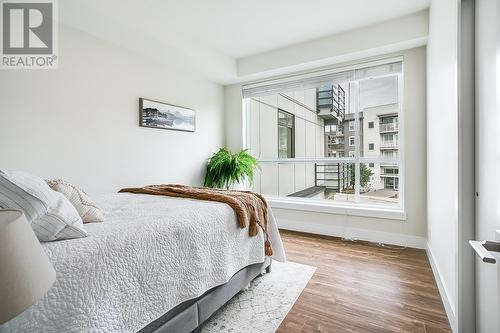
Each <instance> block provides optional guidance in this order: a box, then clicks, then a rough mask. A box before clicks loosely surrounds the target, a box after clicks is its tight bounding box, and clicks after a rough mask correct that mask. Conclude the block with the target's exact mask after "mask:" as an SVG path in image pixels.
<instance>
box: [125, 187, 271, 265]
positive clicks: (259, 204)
mask: <svg viewBox="0 0 500 333" xmlns="http://www.w3.org/2000/svg"><path fill="white" fill-rule="evenodd" d="M119 192H130V193H141V194H152V195H164V196H169V197H178V198H189V199H198V200H208V201H218V202H223V203H226V204H228V205H229V206H230V207H231V208H232V209H233V210H234V212H235V213H236V216H237V218H238V223H239V226H240V228H246V227H248V234H249V235H250V237H253V236H256V235H257V232H258V231H257V226H259V227H260V228H261V229H262V231H263V232H264V236H265V243H264V251H265V254H266V256H271V255H272V254H273V250H272V247H271V242H270V241H269V234H268V232H267V217H268V216H267V202H266V199H264V197H263V196H262V195H260V194H258V193H254V192H250V191H233V190H220V189H211V188H206V187H191V186H185V185H171V184H169V185H149V186H144V187H137V188H123V189H121V190H120V191H119Z"/></svg>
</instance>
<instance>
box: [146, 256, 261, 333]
mask: <svg viewBox="0 0 500 333" xmlns="http://www.w3.org/2000/svg"><path fill="white" fill-rule="evenodd" d="M264 271H265V272H266V273H270V272H271V258H269V257H266V260H265V261H264V262H263V263H258V264H253V265H250V266H247V267H245V268H243V269H241V270H240V271H238V273H236V274H234V275H233V277H232V278H231V279H230V280H229V281H228V282H226V283H225V284H223V285H220V286H217V287H215V288H212V289H210V290H209V291H207V292H205V293H204V294H203V295H201V296H200V297H198V298H195V299H192V300H189V301H186V302H184V303H181V304H179V305H177V306H176V307H175V308H173V309H172V310H170V311H168V312H167V313H165V314H164V315H163V316H161V317H160V318H158V319H156V320H155V321H153V322H152V323H150V324H149V325H147V326H146V327H144V328H143V329H141V330H140V331H139V333H190V332H196V333H198V332H201V325H202V324H203V323H204V322H205V321H207V320H208V319H209V318H210V317H211V316H212V315H213V314H214V313H215V312H216V311H217V310H218V309H220V308H221V307H222V306H223V305H224V304H226V303H227V301H229V300H230V299H231V298H233V297H234V296H235V295H236V294H237V293H239V292H240V291H241V290H242V289H243V288H245V287H246V286H248V284H249V283H250V282H251V281H252V280H253V279H255V278H256V277H258V276H259V275H261V274H262V273H263V272H264Z"/></svg>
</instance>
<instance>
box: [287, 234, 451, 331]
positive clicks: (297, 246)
mask: <svg viewBox="0 0 500 333" xmlns="http://www.w3.org/2000/svg"><path fill="white" fill-rule="evenodd" d="M281 235H282V238H283V242H284V244H285V250H286V253H287V256H288V260H290V261H294V262H298V263H302V264H306V265H310V266H315V267H317V269H316V272H315V274H314V276H313V277H312V279H311V280H310V281H309V284H308V285H307V287H306V288H305V289H304V291H303V292H302V294H301V295H300V297H299V299H298V300H297V302H296V303H295V305H294V306H293V308H292V309H291V311H290V312H289V313H288V315H287V316H286V318H285V320H284V321H283V323H282V324H281V326H280V327H279V329H278V332H280V333H296V332H356V333H361V332H451V330H450V326H449V324H448V320H447V317H446V313H445V310H444V308H443V304H442V302H441V298H440V297H439V292H438V289H437V286H436V282H435V280H434V276H433V274H432V271H431V267H430V264H429V261H428V259H427V255H426V253H425V251H424V250H417V249H411V248H407V249H397V248H396V249H391V248H387V247H379V246H376V245H373V244H371V243H368V242H355V243H354V242H346V241H342V240H341V239H339V238H334V237H323V236H316V235H308V234H302V233H295V232H291V231H283V230H282V231H281Z"/></svg>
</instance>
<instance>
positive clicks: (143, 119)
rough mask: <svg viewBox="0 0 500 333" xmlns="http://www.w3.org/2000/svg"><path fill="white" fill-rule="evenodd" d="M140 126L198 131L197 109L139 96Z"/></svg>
mask: <svg viewBox="0 0 500 333" xmlns="http://www.w3.org/2000/svg"><path fill="white" fill-rule="evenodd" d="M139 126H141V127H150V128H159V129H168V130H174V131H183V132H194V131H196V111H195V110H193V109H190V108H185V107H182V106H178V105H173V104H168V103H163V102H158V101H155V100H152V99H147V98H139Z"/></svg>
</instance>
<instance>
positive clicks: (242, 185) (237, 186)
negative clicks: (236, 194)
mask: <svg viewBox="0 0 500 333" xmlns="http://www.w3.org/2000/svg"><path fill="white" fill-rule="evenodd" d="M229 189H230V190H236V191H251V190H252V189H251V188H250V184H249V182H248V180H247V179H246V178H245V179H243V180H242V181H240V182H238V183H233V185H231V187H230V188H229Z"/></svg>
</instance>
